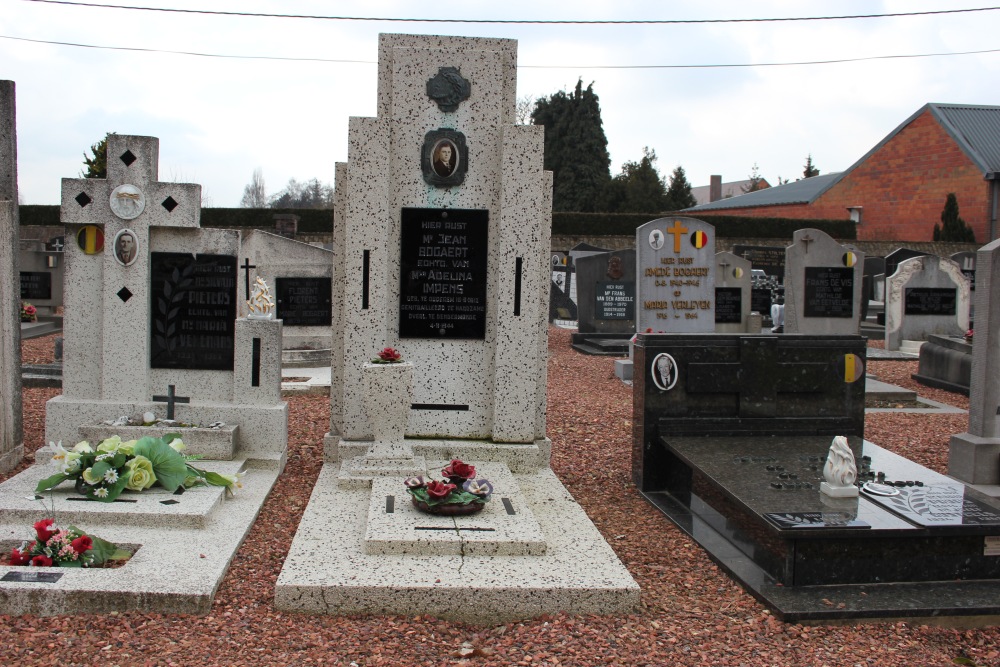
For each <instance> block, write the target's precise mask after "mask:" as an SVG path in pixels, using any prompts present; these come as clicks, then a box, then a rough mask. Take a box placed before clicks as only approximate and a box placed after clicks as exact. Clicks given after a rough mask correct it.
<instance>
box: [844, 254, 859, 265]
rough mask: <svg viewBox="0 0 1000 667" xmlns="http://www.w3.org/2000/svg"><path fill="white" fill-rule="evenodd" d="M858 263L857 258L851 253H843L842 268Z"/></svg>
mask: <svg viewBox="0 0 1000 667" xmlns="http://www.w3.org/2000/svg"><path fill="white" fill-rule="evenodd" d="M857 263H858V256H857V255H855V254H854V253H853V252H850V251H847V252H845V253H844V266H848V267H850V266H854V265H855V264H857Z"/></svg>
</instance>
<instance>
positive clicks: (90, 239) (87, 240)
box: [76, 225, 104, 255]
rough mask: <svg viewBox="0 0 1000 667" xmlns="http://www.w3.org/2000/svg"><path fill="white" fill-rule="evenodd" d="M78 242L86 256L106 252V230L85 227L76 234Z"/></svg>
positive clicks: (93, 226)
mask: <svg viewBox="0 0 1000 667" xmlns="http://www.w3.org/2000/svg"><path fill="white" fill-rule="evenodd" d="M76 242H77V244H78V245H79V246H80V250H82V251H83V252H84V254H87V255H96V254H97V253H99V252H101V251H102V250H104V230H102V229H101V228H100V227H98V226H97V225H84V226H83V227H82V228H81V229H80V231H78V232H77V233H76Z"/></svg>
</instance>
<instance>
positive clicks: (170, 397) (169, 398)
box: [153, 384, 191, 419]
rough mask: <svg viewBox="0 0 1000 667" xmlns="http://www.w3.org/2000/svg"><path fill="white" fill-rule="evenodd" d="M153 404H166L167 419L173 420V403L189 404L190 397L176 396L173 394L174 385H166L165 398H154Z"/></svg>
mask: <svg viewBox="0 0 1000 667" xmlns="http://www.w3.org/2000/svg"><path fill="white" fill-rule="evenodd" d="M153 402H154V403H166V404H167V419H173V418H174V404H175V403H190V402H191V397H190V396H178V395H177V394H175V393H174V385H172V384H170V385H167V395H166V396H154V397H153Z"/></svg>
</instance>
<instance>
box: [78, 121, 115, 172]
mask: <svg viewBox="0 0 1000 667" xmlns="http://www.w3.org/2000/svg"><path fill="white" fill-rule="evenodd" d="M112 134H114V133H113V132H108V133H107V134H106V135H104V138H103V139H101V140H100V141H98V142H97V143H96V144H94V145H93V146H91V147H90V152H91V153H92V154H93V157H87V154H86V153H84V154H83V164H85V165H87V169H86V170H85V171H81V172H80V176H82V177H83V178H107V177H108V137H110V136H111V135H112Z"/></svg>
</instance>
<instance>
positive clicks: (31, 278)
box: [21, 271, 52, 299]
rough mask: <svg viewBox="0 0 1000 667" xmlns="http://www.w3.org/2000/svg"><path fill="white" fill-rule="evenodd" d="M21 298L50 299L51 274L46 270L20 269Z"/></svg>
mask: <svg viewBox="0 0 1000 667" xmlns="http://www.w3.org/2000/svg"><path fill="white" fill-rule="evenodd" d="M21 298H22V299H51V298H52V274H51V273H49V272H48V271H21Z"/></svg>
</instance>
